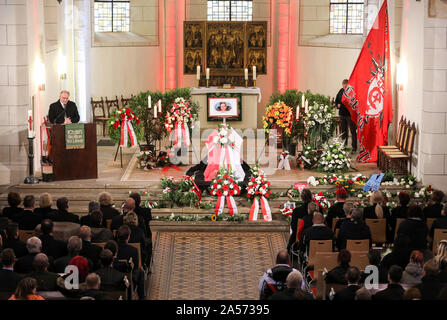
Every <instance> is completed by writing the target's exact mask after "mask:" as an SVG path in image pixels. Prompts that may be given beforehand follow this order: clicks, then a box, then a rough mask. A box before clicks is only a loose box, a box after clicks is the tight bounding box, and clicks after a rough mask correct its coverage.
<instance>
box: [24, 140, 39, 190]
mask: <svg viewBox="0 0 447 320" xmlns="http://www.w3.org/2000/svg"><path fill="white" fill-rule="evenodd" d="M34 139H35V137H28V143H29V151H28V162H29V163H28V168H29V176H28V177H26V178H25V180H24V181H23V183H26V184H36V183H39V179H37V178H36V177H35V176H34V143H33V140H34Z"/></svg>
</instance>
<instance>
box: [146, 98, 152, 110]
mask: <svg viewBox="0 0 447 320" xmlns="http://www.w3.org/2000/svg"><path fill="white" fill-rule="evenodd" d="M147 107H148V108H149V109H150V108H152V97H151V95H148V96H147Z"/></svg>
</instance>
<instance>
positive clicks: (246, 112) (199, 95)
mask: <svg viewBox="0 0 447 320" xmlns="http://www.w3.org/2000/svg"><path fill="white" fill-rule="evenodd" d="M226 93H229V94H240V95H241V98H242V101H241V104H240V105H241V110H240V112H241V120H240V121H239V120H237V121H233V120H228V122H229V124H231V126H232V127H233V128H235V129H246V128H252V129H257V128H258V124H257V121H258V103H260V102H261V89H260V88H258V87H251V88H245V87H234V88H232V89H223V88H221V87H209V88H206V87H200V88H192V91H191V100H192V101H194V102H196V103H198V104H199V105H200V113H199V121H200V128H201V129H215V128H216V126H217V124H218V123H219V122H218V121H208V116H207V115H208V98H207V97H208V94H226Z"/></svg>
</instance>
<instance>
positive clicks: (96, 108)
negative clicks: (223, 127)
mask: <svg viewBox="0 0 447 320" xmlns="http://www.w3.org/2000/svg"><path fill="white" fill-rule="evenodd" d="M90 101H91V104H92V112H93V122H95V123H99V124H102V135H103V136H105V134H106V125H107V121H108V120H109V116H108V114H107V113H106V108H105V106H104V98H103V97H101V100H93V98H91V100H90Z"/></svg>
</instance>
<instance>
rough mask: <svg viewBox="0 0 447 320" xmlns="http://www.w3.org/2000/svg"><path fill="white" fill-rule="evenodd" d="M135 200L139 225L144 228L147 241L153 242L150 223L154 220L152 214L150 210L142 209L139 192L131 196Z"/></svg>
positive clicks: (135, 210)
mask: <svg viewBox="0 0 447 320" xmlns="http://www.w3.org/2000/svg"><path fill="white" fill-rule="evenodd" d="M129 197H130V198H132V199H134V200H135V209H134V212H135V213H136V214H137V215H138V224H139V225H140V226H141V227H142V228H143V230H144V234H145V236H146V238H147V239H149V240H151V241H152V232H151V228H150V225H149V222H150V221H151V220H152V213H151V209H150V208H143V207H141V196H140V194H139V193H137V192H133V193H131V194H130V196H129Z"/></svg>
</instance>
